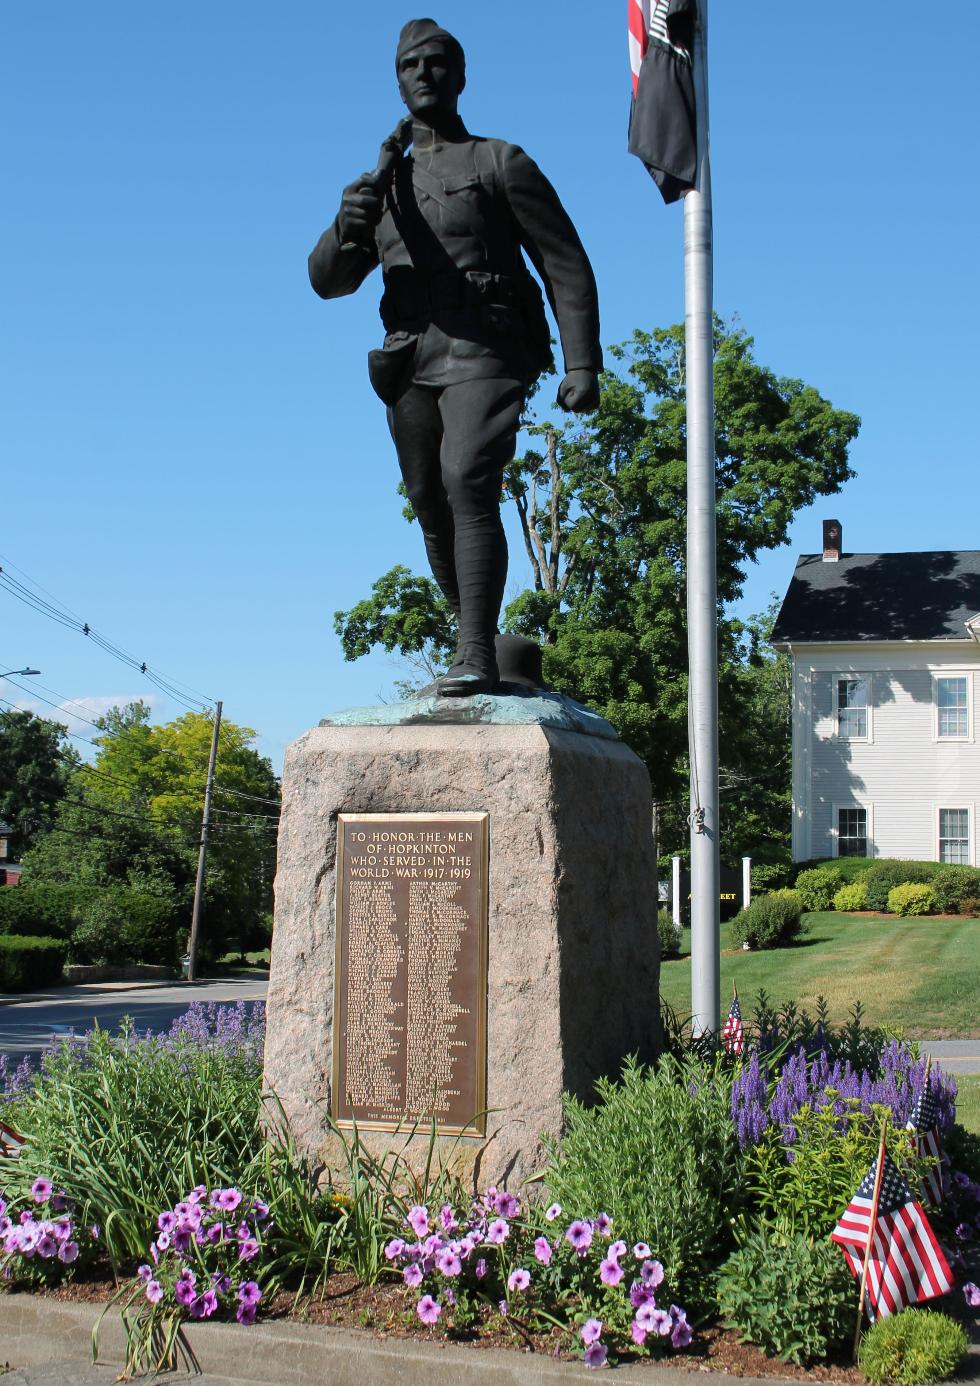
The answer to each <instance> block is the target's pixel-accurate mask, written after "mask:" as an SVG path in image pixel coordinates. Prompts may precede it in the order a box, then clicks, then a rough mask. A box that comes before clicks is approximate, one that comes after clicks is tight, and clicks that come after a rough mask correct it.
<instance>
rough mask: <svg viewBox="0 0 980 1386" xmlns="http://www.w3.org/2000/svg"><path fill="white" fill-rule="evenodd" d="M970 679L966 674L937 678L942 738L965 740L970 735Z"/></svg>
mask: <svg viewBox="0 0 980 1386" xmlns="http://www.w3.org/2000/svg"><path fill="white" fill-rule="evenodd" d="M968 689H969V681H968V680H967V678H966V675H965V674H961V675H959V676H958V677H956V678H937V679H936V711H937V714H938V718H939V724H938V728H937V730H938V733H939V738H940V740H950V741H965V740H966V739H967V738H968V737H969V735H970V704H969V696H968Z"/></svg>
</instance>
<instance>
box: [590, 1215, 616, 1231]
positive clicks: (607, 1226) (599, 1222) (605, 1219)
mask: <svg viewBox="0 0 980 1386" xmlns="http://www.w3.org/2000/svg"><path fill="white" fill-rule="evenodd" d="M594 1226H595V1230H596V1231H597V1232H598V1234H599V1236H600V1237H609V1236H611V1235H612V1218H611V1217H610V1216H609V1214H608V1213H600V1214H599V1216H598V1217H597V1218H596V1220H595V1223H594Z"/></svg>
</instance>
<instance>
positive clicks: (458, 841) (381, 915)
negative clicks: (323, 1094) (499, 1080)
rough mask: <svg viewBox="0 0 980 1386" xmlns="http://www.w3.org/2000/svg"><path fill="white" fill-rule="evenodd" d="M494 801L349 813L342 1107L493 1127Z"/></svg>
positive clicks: (342, 891) (342, 852)
mask: <svg viewBox="0 0 980 1386" xmlns="http://www.w3.org/2000/svg"><path fill="white" fill-rule="evenodd" d="M488 849H489V815H488V814H486V813H441V814H440V813H342V814H339V815H338V821H337V967H336V997H335V1004H334V1033H333V1102H332V1114H333V1117H334V1119H335V1120H336V1121H337V1122H338V1123H339V1124H340V1125H341V1126H343V1125H345V1124H347V1125H349V1124H350V1123H351V1122H354V1121H356V1122H357V1124H358V1125H359V1126H363V1127H366V1128H369V1129H370V1128H374V1129H377V1130H384V1131H389V1130H394V1129H395V1128H396V1127H399V1126H400V1127H404V1126H405V1125H406V1124H411V1123H413V1122H414V1121H416V1120H418V1121H420V1122H422V1123H425V1122H426V1121H431V1119H432V1117H433V1116H434V1117H435V1120H436V1124H437V1126H438V1129H439V1131H440V1132H445V1133H447V1134H457V1133H460V1132H464V1133H465V1134H467V1135H473V1136H477V1135H485V1134H486V1119H485V1116H484V1114H483V1113H484V1108H485V1106H486V1066H487V1044H486V1030H487V885H488V864H489V855H488Z"/></svg>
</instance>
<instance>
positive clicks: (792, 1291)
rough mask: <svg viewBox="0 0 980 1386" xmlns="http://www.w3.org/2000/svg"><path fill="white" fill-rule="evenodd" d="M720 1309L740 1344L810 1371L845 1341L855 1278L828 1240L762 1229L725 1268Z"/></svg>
mask: <svg viewBox="0 0 980 1386" xmlns="http://www.w3.org/2000/svg"><path fill="white" fill-rule="evenodd" d="M718 1307H719V1308H720V1310H721V1313H722V1315H723V1317H724V1318H725V1319H726V1320H727V1322H728V1323H729V1324H730V1325H731V1326H732V1327H733V1328H737V1329H738V1331H739V1333H740V1334H741V1337H742V1341H743V1342H746V1341H747V1342H750V1343H755V1345H756V1346H757V1347H760V1348H762V1349H763V1351H765V1352H767V1353H769V1354H770V1355H773V1356H776V1357H779V1358H781V1359H782V1360H783V1361H784V1362H795V1363H796V1365H797V1366H800V1367H805V1366H807V1365H809V1363H811V1362H815V1361H820V1360H822V1359H823V1358H825V1357H827V1355H828V1354H829V1353H830V1352H831V1351H833V1349H834V1348H836V1347H839V1346H840V1345H841V1344H842V1343H844V1342H845V1341H846V1339H847V1337H848V1334H849V1332H850V1330H851V1327H852V1324H853V1316H854V1279H853V1277H852V1275H851V1273H850V1271H849V1270H848V1269H847V1265H846V1263H845V1261H844V1258H843V1256H842V1255H841V1254H840V1251H839V1250H838V1248H837V1247H836V1246H834V1245H833V1244H832V1243H831V1242H829V1241H825V1240H820V1241H815V1240H814V1239H813V1238H812V1237H806V1236H804V1235H802V1234H801V1233H781V1232H774V1231H772V1230H771V1229H769V1228H758V1229H756V1230H755V1231H753V1232H751V1233H749V1235H748V1236H747V1237H746V1239H745V1242H744V1243H743V1245H742V1246H741V1247H740V1248H739V1250H738V1251H736V1252H733V1253H732V1255H731V1256H729V1258H728V1260H727V1261H726V1262H725V1264H724V1265H723V1266H722V1268H721V1271H720V1273H719V1276H718Z"/></svg>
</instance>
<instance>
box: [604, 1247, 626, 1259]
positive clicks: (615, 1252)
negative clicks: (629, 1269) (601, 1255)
mask: <svg viewBox="0 0 980 1386" xmlns="http://www.w3.org/2000/svg"><path fill="white" fill-rule="evenodd" d="M606 1255H607V1256H608V1257H610V1259H611V1260H613V1261H618V1260H619V1258H620V1257H621V1256H625V1255H626V1243H625V1242H613V1244H612V1246H611V1247H610V1248H609V1250H608V1251H607V1252H606Z"/></svg>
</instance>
